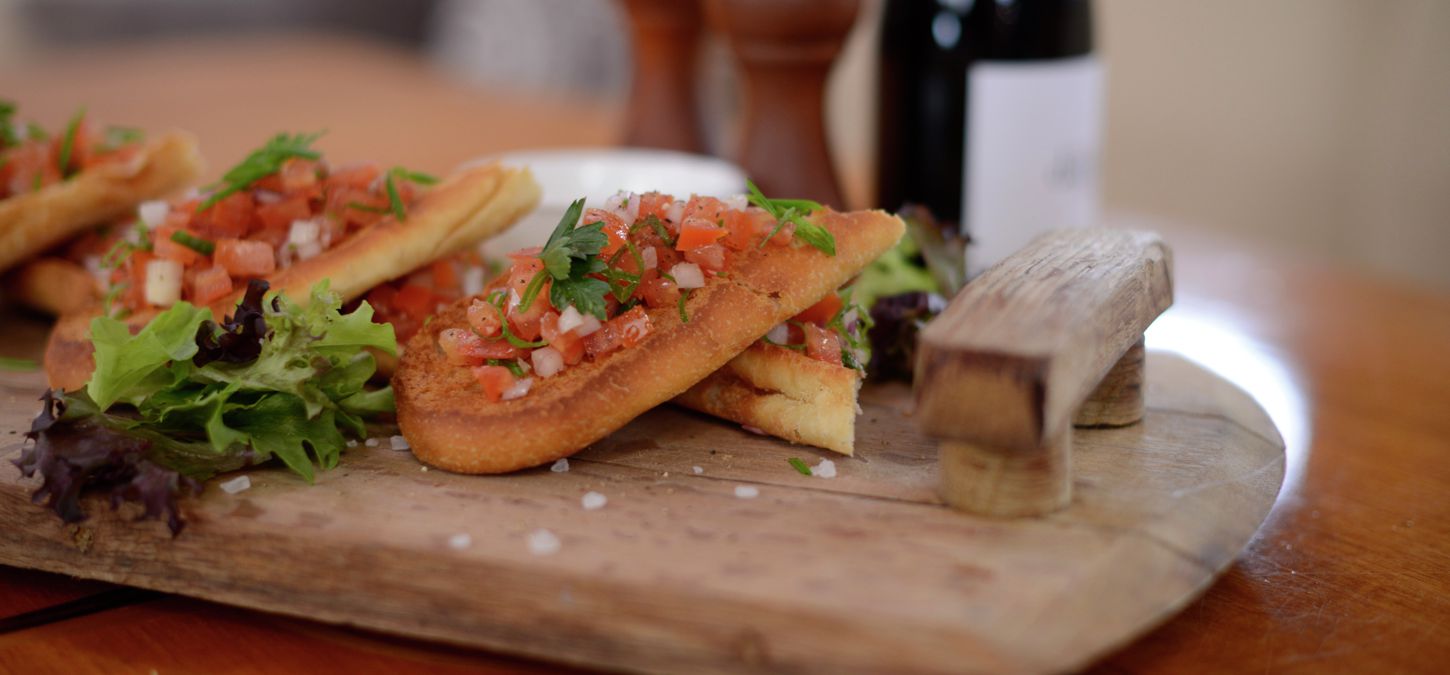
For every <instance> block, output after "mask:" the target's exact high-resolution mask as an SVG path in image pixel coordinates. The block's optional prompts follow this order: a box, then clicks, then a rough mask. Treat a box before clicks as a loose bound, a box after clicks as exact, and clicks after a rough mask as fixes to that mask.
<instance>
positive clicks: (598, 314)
mask: <svg viewBox="0 0 1450 675" xmlns="http://www.w3.org/2000/svg"><path fill="white" fill-rule="evenodd" d="M583 213H584V200H583V199H577V200H575V201H574V202H573V203H572V204H570V205H569V208H568V209H567V210H566V211H564V216H563V217H562V218H560V219H559V224H558V225H557V226H556V227H555V228H554V232H553V233H552V234H550V235H549V240H548V242H546V243H545V244H544V248H543V249H542V250H540V251H539V260H541V261H543V263H544V273H541V274H535V275H534V278H533V279H531V280H530V281H529V285H528V286H526V287H524V294H523V296H522V297H521V298H519V311H528V309H529V307H530V306H532V305H533V302H534V299H535V298H536V297H537V296H538V294H539V292H540V291H541V290H542V289H543V285H544V282H545V281H546V280H552V281H553V284H552V286H550V288H549V301H550V302H551V303H552V304H553V305H554V306H555V307H561V308H562V307H568V306H569V305H573V306H574V309H576V310H578V311H580V312H582V313H585V314H592V315H594V317H595V318H597V319H599V320H600V321H604V320H605V319H607V318H608V317H607V316H605V311H604V310H605V307H606V305H605V301H604V296H605V295H606V294H608V293H609V292H610V284H609V283H608V282H606V281H603V280H601V279H596V278H594V277H593V276H590V275H593V274H600V273H604V272H605V270H607V269H609V266H608V265H606V264H605V263H604V261H603V260H600V259H599V252H600V251H602V250H604V245H605V244H606V243H608V239H607V238H606V237H605V236H604V223H602V222H593V223H586V224H584V225H579V226H577V227H576V226H575V223H578V222H579V220H580V217H581V216H582V215H583Z"/></svg>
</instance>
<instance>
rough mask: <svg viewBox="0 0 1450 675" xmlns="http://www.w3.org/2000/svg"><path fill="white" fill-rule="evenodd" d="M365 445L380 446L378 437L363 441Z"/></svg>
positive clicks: (370, 446)
mask: <svg viewBox="0 0 1450 675" xmlns="http://www.w3.org/2000/svg"><path fill="white" fill-rule="evenodd" d="M363 445H366V446H368V447H369V448H376V447H378V439H376V438H369V439H367V440H366V441H363Z"/></svg>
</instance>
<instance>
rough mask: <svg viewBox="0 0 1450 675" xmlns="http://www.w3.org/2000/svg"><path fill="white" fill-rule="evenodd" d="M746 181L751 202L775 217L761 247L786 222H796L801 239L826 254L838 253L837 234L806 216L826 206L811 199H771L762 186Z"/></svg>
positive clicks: (796, 230) (797, 232)
mask: <svg viewBox="0 0 1450 675" xmlns="http://www.w3.org/2000/svg"><path fill="white" fill-rule="evenodd" d="M745 183H746V185H748V186H749V188H750V197H749V199H750V203H751V204H754V205H756V206H759V207H760V208H762V209H765V211H766V212H767V213H769V214H770V215H771V217H773V218H775V229H773V230H771V231H770V235H769V236H767V237H766V238H765V239H763V240H761V242H760V248H764V247H765V244H766V243H767V242H769V241H770V240H771V239H774V238H775V235H776V234H778V233H779V232H780V230H781V228H783V227H785V224H786V223H795V233H796V236H798V237H800V239H801V241H804V242H805V243H807V244H810V245H811V246H814V247H816V248H818V249H820V250H821V251H824V252H825V254H826V255H830V256H834V255H836V238H835V236H833V235H832V234H831V233H830V231H829V230H827V229H826V228H823V227H821V226H820V225H817V224H815V223H812V222H811V221H809V220H806V218H805V217H806V216H807V215H810V214H811V213H812V212H815V211H820V210H822V209H824V208H825V207H824V206H821V205H820V203H819V202H814V201H811V200H809V199H770V198H767V197H766V196H765V195H764V194H762V193H761V192H760V188H758V187H756V186H755V183H753V182H751V181H746V182H745Z"/></svg>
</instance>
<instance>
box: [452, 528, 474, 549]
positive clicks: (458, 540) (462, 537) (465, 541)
mask: <svg viewBox="0 0 1450 675" xmlns="http://www.w3.org/2000/svg"><path fill="white" fill-rule="evenodd" d="M472 545H473V537H470V536H468V533H467V532H459V533H458V534H455V535H453V536H451V537H449V538H448V547H449V548H451V549H453V550H455V551H462V550H463V549H466V548H468V547H469V546H472Z"/></svg>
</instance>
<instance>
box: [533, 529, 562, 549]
mask: <svg viewBox="0 0 1450 675" xmlns="http://www.w3.org/2000/svg"><path fill="white" fill-rule="evenodd" d="M528 539H529V553H532V554H534V555H554V554H555V553H558V552H559V537H558V536H556V535H555V534H554V533H553V532H550V531H548V530H545V529H538V530H534V531H533V532H530V533H529V537H528Z"/></svg>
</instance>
